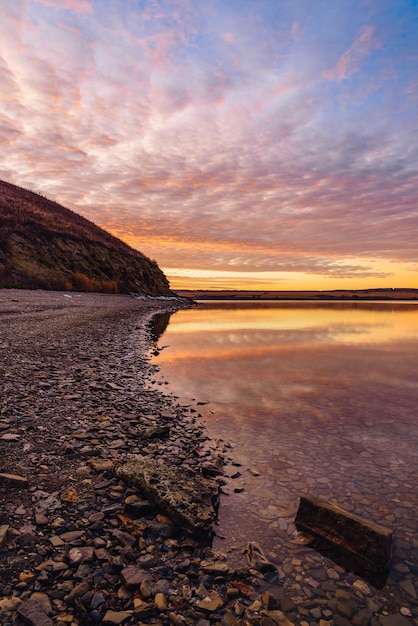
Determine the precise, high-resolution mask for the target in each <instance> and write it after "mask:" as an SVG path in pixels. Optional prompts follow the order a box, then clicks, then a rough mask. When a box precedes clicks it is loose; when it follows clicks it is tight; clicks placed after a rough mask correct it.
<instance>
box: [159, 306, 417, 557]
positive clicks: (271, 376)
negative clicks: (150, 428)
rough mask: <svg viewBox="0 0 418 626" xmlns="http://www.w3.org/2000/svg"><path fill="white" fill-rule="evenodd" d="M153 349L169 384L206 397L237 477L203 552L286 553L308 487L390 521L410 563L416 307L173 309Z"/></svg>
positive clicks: (188, 397)
mask: <svg viewBox="0 0 418 626" xmlns="http://www.w3.org/2000/svg"><path fill="white" fill-rule="evenodd" d="M160 321H161V320H160ZM159 346H160V347H162V346H164V349H163V350H161V352H160V354H159V356H158V358H157V360H156V363H157V364H158V366H159V367H160V368H161V377H162V378H163V379H164V380H166V381H168V382H169V386H168V387H167V388H168V390H169V391H170V392H171V393H172V394H174V395H176V396H178V397H179V398H181V400H182V401H183V402H184V403H185V404H187V403H190V405H191V406H195V407H196V401H199V402H202V403H207V404H203V405H200V404H199V406H197V409H198V410H199V411H200V413H201V414H202V416H203V417H202V419H204V421H205V423H206V426H207V429H208V431H209V434H210V435H211V437H213V438H215V439H216V438H217V439H222V440H223V441H224V442H227V443H228V444H230V445H231V449H230V450H229V452H228V454H229V456H230V457H231V458H232V459H233V461H234V462H235V463H236V464H237V465H236V466H232V467H231V466H229V467H228V468H227V474H228V475H229V476H234V475H235V474H237V473H239V474H240V475H239V476H237V477H235V478H231V479H230V480H228V484H227V485H226V486H225V492H226V493H227V494H228V495H226V496H225V497H224V498H223V499H222V504H221V510H220V516H219V525H218V527H217V529H216V530H217V535H218V537H217V539H216V541H215V547H218V548H219V549H220V550H222V551H229V552H231V553H233V552H234V550H236V551H237V553H238V551H239V550H240V549H242V548H243V547H244V546H245V545H246V543H247V542H248V541H250V540H257V541H259V542H260V543H261V544H262V545H263V547H265V548H266V549H267V550H268V551H269V553H270V555H273V556H274V554H275V551H276V550H278V549H280V551H281V553H282V552H283V550H290V551H291V550H292V545H293V544H292V543H291V542H292V539H294V531H295V527H294V523H293V522H294V517H295V513H296V509H297V506H298V500H299V497H300V496H301V495H307V494H308V495H314V496H319V497H321V498H324V499H325V500H328V501H330V502H334V503H337V504H339V505H340V506H342V507H343V508H345V509H346V510H348V511H351V512H353V513H356V514H359V515H362V516H364V517H366V518H368V519H370V520H373V521H375V522H376V523H379V524H383V525H386V526H389V527H390V528H392V529H394V531H395V536H396V538H397V541H398V542H400V544H401V545H403V547H404V549H405V546H409V547H410V548H412V551H411V550H409V552H408V554H409V557H408V558H410V559H415V560H416V556H417V554H418V545H415V543H414V542H415V539H414V538H415V537H416V535H417V532H418V521H417V516H416V511H417V509H418V489H417V478H418V304H407V303H392V302H391V303H389V302H387V303H386V302H385V303H370V302H368V303H325V302H309V303H308V302H286V303H271V302H267V303H237V302H233V303H225V302H216V303H202V304H200V305H199V306H198V307H197V308H194V309H188V310H181V311H178V312H176V313H175V314H173V315H172V316H171V317H170V319H169V324H168V326H167V328H166V330H165V332H164V334H163V335H162V336H161V337H160V340H159ZM238 463H239V464H240V465H238ZM403 542H405V543H403ZM414 546H415V548H414ZM395 552H396V548H395ZM401 552H402V551H401Z"/></svg>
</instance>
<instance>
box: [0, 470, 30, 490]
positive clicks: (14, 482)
mask: <svg viewBox="0 0 418 626" xmlns="http://www.w3.org/2000/svg"><path fill="white" fill-rule="evenodd" d="M0 483H7V484H8V485H9V486H10V487H26V486H27V484H28V479H27V478H25V477H24V476H19V475H18V474H7V473H5V472H0Z"/></svg>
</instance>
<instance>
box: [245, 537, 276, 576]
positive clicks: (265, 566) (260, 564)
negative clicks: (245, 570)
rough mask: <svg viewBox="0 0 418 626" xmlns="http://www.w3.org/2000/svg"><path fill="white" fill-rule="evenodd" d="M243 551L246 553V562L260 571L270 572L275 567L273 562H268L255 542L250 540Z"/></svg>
mask: <svg viewBox="0 0 418 626" xmlns="http://www.w3.org/2000/svg"><path fill="white" fill-rule="evenodd" d="M245 553H246V555H247V559H248V562H249V563H250V565H251V567H253V568H254V569H257V570H259V571H260V572H270V571H273V570H275V569H276V567H275V566H274V565H273V563H270V561H269V560H268V559H267V557H266V555H265V554H264V552H263V549H262V548H261V546H260V545H259V544H258V543H257V542H255V541H251V542H250V543H249V544H248V546H247V549H246V551H245Z"/></svg>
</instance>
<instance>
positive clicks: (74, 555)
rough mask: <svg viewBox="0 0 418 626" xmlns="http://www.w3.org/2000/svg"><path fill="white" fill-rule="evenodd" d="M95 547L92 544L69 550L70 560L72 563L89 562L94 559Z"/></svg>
mask: <svg viewBox="0 0 418 626" xmlns="http://www.w3.org/2000/svg"><path fill="white" fill-rule="evenodd" d="M93 555H94V549H93V548H92V547H90V546H82V547H77V548H71V549H70V550H69V552H68V560H69V561H70V563H71V564H72V565H75V564H77V563H88V562H90V561H92V559H93Z"/></svg>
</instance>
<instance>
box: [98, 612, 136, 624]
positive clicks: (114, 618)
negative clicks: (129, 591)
mask: <svg viewBox="0 0 418 626" xmlns="http://www.w3.org/2000/svg"><path fill="white" fill-rule="evenodd" d="M131 617H132V613H131V612H130V611H106V613H105V615H104V617H103V624H109V625H114V624H123V622H126V621H127V620H128V619H130V618H131Z"/></svg>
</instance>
